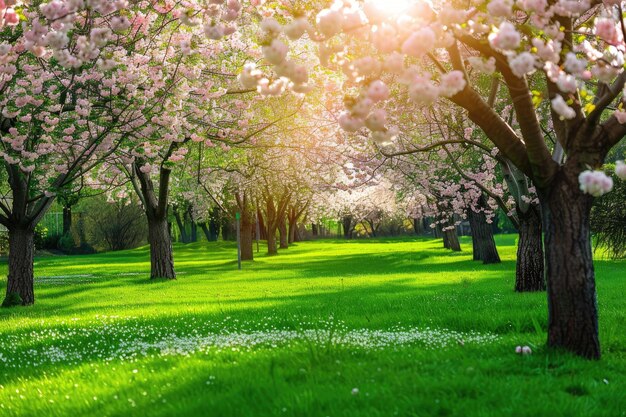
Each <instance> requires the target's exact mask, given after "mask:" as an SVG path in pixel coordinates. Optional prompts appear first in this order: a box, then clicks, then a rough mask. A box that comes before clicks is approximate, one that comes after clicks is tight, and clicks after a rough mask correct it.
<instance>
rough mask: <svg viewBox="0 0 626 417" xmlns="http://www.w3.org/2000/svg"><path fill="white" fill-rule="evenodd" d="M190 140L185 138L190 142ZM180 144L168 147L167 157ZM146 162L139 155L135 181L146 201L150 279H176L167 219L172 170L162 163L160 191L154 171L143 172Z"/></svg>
mask: <svg viewBox="0 0 626 417" xmlns="http://www.w3.org/2000/svg"><path fill="white" fill-rule="evenodd" d="M187 140H188V139H186V140H185V141H187ZM179 146H180V143H179V142H174V143H172V144H171V145H170V147H169V148H168V151H167V153H166V155H165V159H167V158H169V156H170V155H171V154H172V153H173V152H174V151H175V150H176V149H178V147H179ZM144 163H145V161H143V160H142V159H141V158H137V159H136V160H135V163H134V164H133V171H134V174H135V175H134V176H133V177H132V184H133V187H134V188H135V191H136V192H137V194H138V196H139V197H140V199H141V202H142V203H143V207H144V210H145V213H146V217H147V219H148V243H149V244H150V279H159V278H163V279H176V273H175V271H174V254H173V250H172V234H171V230H170V225H169V223H168V221H167V208H168V205H169V202H168V200H169V185H170V176H171V174H172V171H171V170H170V169H168V168H167V167H165V166H164V165H162V166H161V168H160V170H159V186H158V191H157V190H155V188H154V183H153V182H152V178H151V177H150V174H147V173H144V172H142V171H141V169H140V167H141V166H143V164H144Z"/></svg>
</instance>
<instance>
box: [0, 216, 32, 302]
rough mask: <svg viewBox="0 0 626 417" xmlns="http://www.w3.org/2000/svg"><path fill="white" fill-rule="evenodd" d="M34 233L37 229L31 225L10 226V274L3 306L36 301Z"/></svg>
mask: <svg viewBox="0 0 626 417" xmlns="http://www.w3.org/2000/svg"><path fill="white" fill-rule="evenodd" d="M34 235H35V231H34V229H32V228H30V227H11V228H9V265H8V267H9V274H8V277H7V291H6V297H5V299H4V302H3V303H2V306H3V307H11V306H14V305H20V304H21V305H25V306H26V305H31V304H33V303H34V302H35V292H34V281H35V276H34V271H33V262H34V256H35V244H34Z"/></svg>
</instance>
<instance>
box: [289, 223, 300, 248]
mask: <svg viewBox="0 0 626 417" xmlns="http://www.w3.org/2000/svg"><path fill="white" fill-rule="evenodd" d="M297 235H298V219H297V218H296V217H290V218H289V241H288V242H289V243H290V244H291V243H293V242H296V241H297Z"/></svg>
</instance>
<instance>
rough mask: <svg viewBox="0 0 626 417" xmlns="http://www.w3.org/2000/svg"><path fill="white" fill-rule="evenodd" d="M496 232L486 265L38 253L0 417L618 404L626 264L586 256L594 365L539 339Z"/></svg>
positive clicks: (416, 251) (8, 326) (4, 314)
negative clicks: (152, 271)
mask: <svg viewBox="0 0 626 417" xmlns="http://www.w3.org/2000/svg"><path fill="white" fill-rule="evenodd" d="M498 244H499V249H500V253H501V256H502V258H503V263H502V264H500V265H488V266H484V265H482V264H480V263H477V262H473V261H471V244H470V242H469V241H468V240H463V249H464V252H462V253H451V252H448V251H445V250H443V249H441V248H440V246H441V241H435V240H424V239H404V240H374V241H357V242H344V241H318V242H303V243H299V244H297V246H293V247H291V248H289V249H288V250H285V251H282V252H281V254H280V255H279V256H277V257H266V256H264V255H261V256H258V258H257V260H256V261H254V262H253V263H244V269H243V270H242V271H237V269H236V266H237V265H236V261H235V260H234V256H235V253H236V252H235V247H234V245H232V244H224V243H201V244H193V245H187V246H176V248H175V261H176V269H177V271H178V273H179V276H178V279H177V280H176V281H173V282H150V280H149V279H148V271H149V263H148V259H149V258H148V252H147V249H146V248H140V249H137V250H133V251H126V252H118V253H106V254H100V255H93V256H67V257H46V258H39V259H37V260H36V265H35V270H36V289H35V291H36V300H37V301H36V305H35V306H33V307H27V308H19V307H18V308H12V309H2V310H0V416H17V415H19V416H76V417H79V416H81V417H82V416H135V415H136V416H142V417H148V416H163V417H165V416H220V417H222V416H238V417H239V416H321V417H324V416H396V415H397V416H485V417H491V416H516V417H519V416H532V417H538V416H550V417H556V416H607V417H616V416H626V301H625V300H626V281H625V279H626V261H608V260H599V261H596V272H597V281H598V294H599V295H598V298H599V306H600V331H601V341H602V349H603V354H604V356H603V358H602V360H601V361H599V362H588V361H585V360H581V359H578V358H575V357H572V356H569V355H567V354H559V353H555V352H549V351H546V350H545V349H544V346H543V345H544V341H545V339H546V334H545V330H546V299H545V294H543V293H540V294H516V293H514V292H513V291H512V288H513V281H514V271H515V262H514V258H515V241H514V237H513V236H500V237H498ZM262 250H263V248H262ZM1 268H2V271H1V272H2V276H5V274H6V262H5V265H2V266H1ZM4 279H5V278H4ZM0 285H1V286H2V288H3V289H2V291H4V285H5V281H0ZM517 345H529V346H531V347H532V348H533V354H532V355H530V356H520V355H517V354H515V352H514V350H515V346H517Z"/></svg>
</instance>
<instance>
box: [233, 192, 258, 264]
mask: <svg viewBox="0 0 626 417" xmlns="http://www.w3.org/2000/svg"><path fill="white" fill-rule="evenodd" d="M235 200H236V202H237V208H238V210H239V213H240V214H241V218H240V222H241V223H240V229H239V230H240V232H239V239H240V244H241V260H243V261H252V260H253V259H254V250H253V235H254V233H253V232H254V219H253V217H252V216H253V213H254V210H253V208H252V207H251V204H250V199H249V197H248V193H247V192H246V191H243V192H236V193H235Z"/></svg>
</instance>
